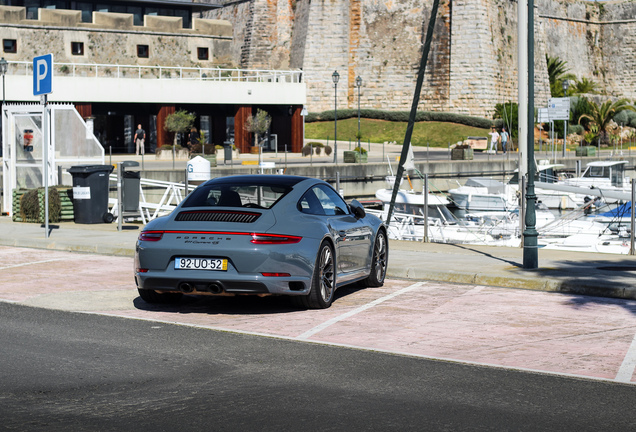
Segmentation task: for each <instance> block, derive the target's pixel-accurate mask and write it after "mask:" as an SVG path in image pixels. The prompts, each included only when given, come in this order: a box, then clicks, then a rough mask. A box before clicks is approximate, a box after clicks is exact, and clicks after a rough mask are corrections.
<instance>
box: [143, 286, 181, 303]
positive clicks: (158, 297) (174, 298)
mask: <svg viewBox="0 0 636 432" xmlns="http://www.w3.org/2000/svg"><path fill="white" fill-rule="evenodd" d="M137 291H139V297H141V298H142V300H143V301H145V302H146V303H177V302H178V301H179V300H181V297H182V296H183V294H181V293H174V292H167V293H158V292H157V291H154V290H147V289H140V288H137Z"/></svg>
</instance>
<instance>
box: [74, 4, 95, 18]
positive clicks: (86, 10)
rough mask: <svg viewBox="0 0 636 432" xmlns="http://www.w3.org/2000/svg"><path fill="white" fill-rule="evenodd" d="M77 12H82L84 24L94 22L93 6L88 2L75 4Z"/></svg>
mask: <svg viewBox="0 0 636 432" xmlns="http://www.w3.org/2000/svg"><path fill="white" fill-rule="evenodd" d="M75 6H76V8H77V10H80V11H82V22H85V23H89V22H92V21H93V4H92V3H87V2H77V3H76V4H75Z"/></svg>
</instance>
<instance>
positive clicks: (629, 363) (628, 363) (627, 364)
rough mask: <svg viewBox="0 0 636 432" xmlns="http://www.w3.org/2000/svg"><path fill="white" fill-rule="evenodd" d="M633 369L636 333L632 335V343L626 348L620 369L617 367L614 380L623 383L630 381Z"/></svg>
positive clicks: (635, 359)
mask: <svg viewBox="0 0 636 432" xmlns="http://www.w3.org/2000/svg"><path fill="white" fill-rule="evenodd" d="M634 369H636V335H634V339H632V344H631V345H630V347H629V349H628V350H627V354H625V358H624V359H623V364H621V367H620V369H618V374H616V378H615V380H616V381H619V382H625V383H628V382H631V381H632V376H633V375H634Z"/></svg>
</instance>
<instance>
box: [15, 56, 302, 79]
mask: <svg viewBox="0 0 636 432" xmlns="http://www.w3.org/2000/svg"><path fill="white" fill-rule="evenodd" d="M7 63H8V68H7V74H9V75H32V74H33V62H30V61H9V62H7ZM53 75H54V76H65V77H89V78H90V77H93V78H137V79H179V80H203V81H237V82H272V83H279V82H286V83H299V82H301V79H302V70H264V69H238V68H232V69H226V68H219V67H209V68H202V67H198V66H193V67H183V66H159V65H156V66H142V65H120V64H102V63H53Z"/></svg>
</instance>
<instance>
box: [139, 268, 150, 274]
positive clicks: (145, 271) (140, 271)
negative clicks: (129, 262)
mask: <svg viewBox="0 0 636 432" xmlns="http://www.w3.org/2000/svg"><path fill="white" fill-rule="evenodd" d="M137 273H148V269H142V268H138V269H137Z"/></svg>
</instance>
